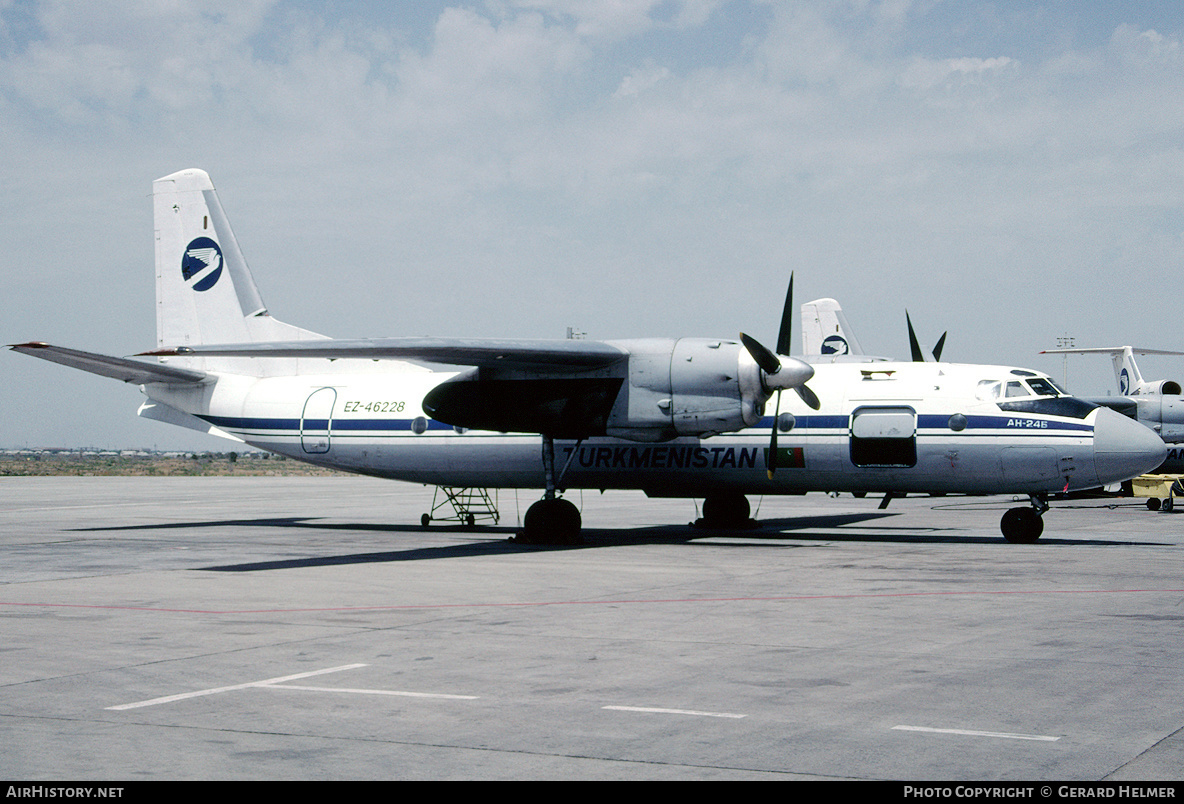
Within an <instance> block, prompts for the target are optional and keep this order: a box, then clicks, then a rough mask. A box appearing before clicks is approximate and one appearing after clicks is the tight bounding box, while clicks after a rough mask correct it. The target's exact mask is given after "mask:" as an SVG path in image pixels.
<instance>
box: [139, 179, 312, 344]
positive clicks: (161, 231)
mask: <svg viewBox="0 0 1184 804" xmlns="http://www.w3.org/2000/svg"><path fill="white" fill-rule="evenodd" d="M152 200H153V219H154V223H155V230H156V340H157V346H158V347H162V348H163V347H178V346H193V345H197V344H230V343H249V342H258V341H274V340H303V339H308V338H319V337H321V336H319V335H317V334H315V333H312V332H308V331H307V330H302V329H299V328H298V327H293V326H289V325H287V324H283V323H281V322H279V321H276V320H275V319H273V318H271V317H270V316H269V315H268V314H267V308H266V306H264V304H263V299H262V298H261V297H260V295H259V289H258V288H257V287H256V286H255V281H254V279H252V278H251V272H250V270H249V269H248V268H247V263H246V260H245V259H243V255H242V252H241V251H240V250H239V247H238V241H237V240H235V238H234V232H233V231H231V228H230V223H229V222H228V221H227V219H226V214H225V213H224V212H223V211H222V205H221V203H219V201H218V194H217V192H216V191H215V190H214V185H213V183H212V182H211V181H210V177H209V175H208V174H207V173H206V172H205V171H203V170H197V169H190V170H182V171H179V172H177V173H173V174H172V175H169V176H165V177H164V178H161V179H157V180H156V181H155V182H153V184H152Z"/></svg>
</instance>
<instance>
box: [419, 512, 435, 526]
mask: <svg viewBox="0 0 1184 804" xmlns="http://www.w3.org/2000/svg"><path fill="white" fill-rule="evenodd" d="M431 522H432V515H431V514H424V515H423V516H421V517H420V518H419V524H421V525H423V526H424V527H425V528H426V527H427V526H428V525H430V524H431Z"/></svg>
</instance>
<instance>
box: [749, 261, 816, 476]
mask: <svg viewBox="0 0 1184 804" xmlns="http://www.w3.org/2000/svg"><path fill="white" fill-rule="evenodd" d="M792 333H793V274H790V275H789V290H788V291H786V294H785V307H784V308H782V311H781V328H780V330H779V331H778V333H777V352H776V353H774V352H771V351H769V349H768V347H766V346H765V345H764V344H762V343H760V342H759V341H758V340H757V339H756V338H753V337H751V336H749V335H745V334H744V333H743V332H741V333H740V342H741V343H742V344H744V348H745V349H746V350H748V354H750V355H751V356H752V359H753V360H754V361H756V364H757V366H759V367H760V369H761V385H762V386H764V388H765V390H766V391H769V392H770V393H772V392H776V395H777V402H776V403H775V405H774V408H773V433H772V435H771V437H770V439H769V459H768V475H769V479H770V480H772V479H773V473H774V472H776V471H777V420H778V418H780V416H781V392H782V391H783V390H785V389H786V388H792V389H793V390H794V392H795V393H796V394H797V395H798V396H799V397H801V398H802V401H803V402H805V403H806V404H807V405H809V406H810V408H812V409H813V410H818V409H819V408H820V407H822V403H821V402H820V401H819V399H818V396H817V394H815V393H814V392H813V391H811V390H810V389H809V387H807V386H806V382H807V381H809V379H810V378H811V377H812V376H814V367H813V366H811V365H810V364H808V363H806V362H804V361H801V360H798V359H797V358H793V357H789V350H790V340H791V338H792Z"/></svg>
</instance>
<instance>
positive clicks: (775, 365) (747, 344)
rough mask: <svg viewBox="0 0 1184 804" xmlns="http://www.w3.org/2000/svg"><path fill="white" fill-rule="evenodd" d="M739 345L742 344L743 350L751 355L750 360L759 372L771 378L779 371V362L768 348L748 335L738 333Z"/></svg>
mask: <svg viewBox="0 0 1184 804" xmlns="http://www.w3.org/2000/svg"><path fill="white" fill-rule="evenodd" d="M740 343H742V344H744V348H745V349H747V350H748V353H749V354H750V355H752V359H753V360H755V361H756V364H757V365H758V366H760V367H761V371H763V372H765V374H768V375H769V376H770V377H772V376H773V375H774V374H776V373H777V372H779V371H781V361H780V360H778V359H777V355H775V354H773V353H772V352H770V351H769V348H768V347H767V346H765V345H764V344H762V343H761V342H760V341H758V340H757V339H756V338H753V337H752V336H750V335H745V334H744V333H743V332H741V333H740Z"/></svg>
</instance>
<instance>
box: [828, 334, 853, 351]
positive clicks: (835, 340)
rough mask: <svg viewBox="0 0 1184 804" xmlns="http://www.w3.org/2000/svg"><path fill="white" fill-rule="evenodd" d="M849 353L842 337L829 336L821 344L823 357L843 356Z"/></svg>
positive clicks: (849, 349)
mask: <svg viewBox="0 0 1184 804" xmlns="http://www.w3.org/2000/svg"><path fill="white" fill-rule="evenodd" d="M850 351H851V348H850V347H849V346H848V345H847V341H846V339H845V338H843V336H842V335H831V336H830V337H828V338H827V339H826V340H824V341H823V342H822V354H824V355H845V354H849V353H850Z"/></svg>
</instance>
